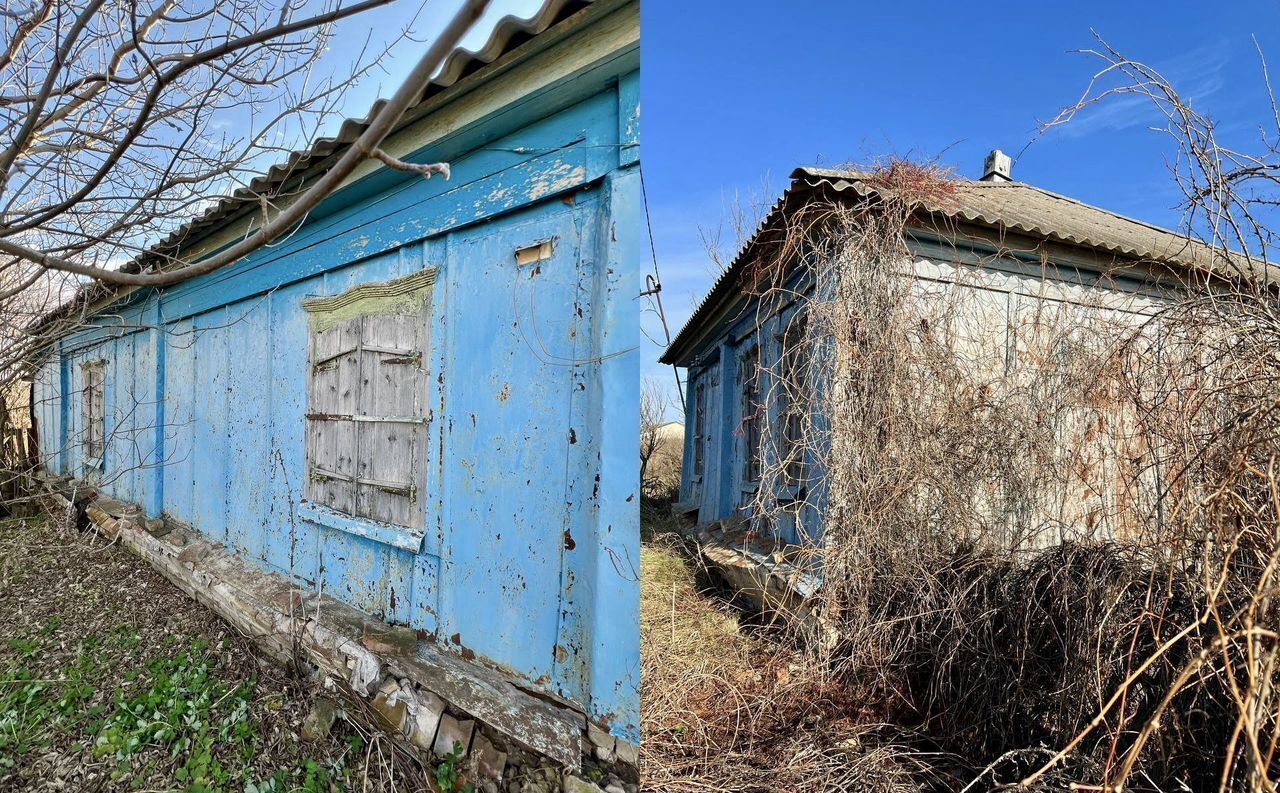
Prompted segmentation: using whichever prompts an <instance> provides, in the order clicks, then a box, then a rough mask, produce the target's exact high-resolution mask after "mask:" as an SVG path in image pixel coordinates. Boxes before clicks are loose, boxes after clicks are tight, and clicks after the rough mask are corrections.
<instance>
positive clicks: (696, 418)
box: [693, 383, 707, 479]
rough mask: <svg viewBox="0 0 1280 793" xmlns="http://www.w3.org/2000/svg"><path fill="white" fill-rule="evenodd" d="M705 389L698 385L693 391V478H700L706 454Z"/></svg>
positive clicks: (703, 386) (701, 384)
mask: <svg viewBox="0 0 1280 793" xmlns="http://www.w3.org/2000/svg"><path fill="white" fill-rule="evenodd" d="M706 434H707V387H706V385H705V384H704V383H698V385H697V386H696V387H695V388H694V389H693V476H694V478H696V479H701V478H702V468H703V466H704V465H705V460H706V454H707V451H706V449H707V438H706Z"/></svg>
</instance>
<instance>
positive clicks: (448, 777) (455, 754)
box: [436, 741, 473, 793]
mask: <svg viewBox="0 0 1280 793" xmlns="http://www.w3.org/2000/svg"><path fill="white" fill-rule="evenodd" d="M461 760H462V744H461V743H459V742H458V741H454V742H453V751H452V752H450V753H449V754H447V755H445V756H444V757H442V758H440V765H438V766H436V783H437V784H438V785H440V789H441V790H443V791H445V793H473V788H472V786H471V785H469V784H464V783H463V782H462V777H461V774H460V773H459V772H458V763H459V762H460V761H461Z"/></svg>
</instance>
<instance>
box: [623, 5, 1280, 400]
mask: <svg viewBox="0 0 1280 793" xmlns="http://www.w3.org/2000/svg"><path fill="white" fill-rule="evenodd" d="M641 13H642V32H641V41H642V97H643V98H642V101H643V108H644V131H643V135H644V138H643V146H644V165H643V167H644V175H645V185H646V188H647V192H648V198H649V204H650V209H651V220H652V223H653V228H654V246H655V248H656V251H657V257H658V262H659V266H660V267H661V274H662V277H663V283H664V292H663V295H664V298H665V304H666V309H667V313H668V319H669V320H670V321H671V323H672V329H671V330H672V333H673V334H674V333H675V332H676V331H677V330H678V329H679V327H680V326H681V325H682V324H683V322H684V320H685V319H686V318H687V317H688V315H689V313H690V310H691V307H692V303H693V301H694V300H695V299H697V298H700V297H701V295H702V294H703V293H704V292H705V291H706V289H707V288H708V286H709V285H710V282H711V280H712V278H713V275H712V269H711V266H710V263H709V260H708V257H707V255H706V253H705V248H704V246H703V243H702V242H701V240H700V237H699V229H700V228H704V229H714V228H715V227H717V225H719V224H720V222H721V220H722V219H723V218H724V216H725V213H726V210H727V208H728V207H729V206H731V205H732V203H733V202H734V200H735V196H743V197H744V198H761V197H764V198H765V199H766V200H767V201H768V202H772V200H773V199H774V198H775V197H776V196H777V194H778V193H780V192H781V190H782V189H783V187H785V184H786V177H787V175H788V174H789V173H790V171H791V169H792V168H794V167H796V166H797V165H802V164H827V165H836V164H842V163H846V162H850V161H863V162H865V161H867V160H869V159H872V158H875V157H878V156H882V155H886V154H898V155H911V156H913V157H919V158H923V159H933V158H935V157H936V158H938V159H939V160H940V161H941V162H942V163H943V164H945V165H949V166H952V167H954V168H955V170H956V172H957V173H958V174H959V175H962V176H967V177H974V178H976V177H978V176H981V172H980V169H981V167H982V160H983V157H984V156H985V155H986V153H987V152H988V151H989V150H990V149H993V148H1000V149H1003V150H1004V151H1005V152H1006V153H1008V154H1010V155H1011V156H1013V157H1015V162H1014V166H1013V175H1014V178H1015V179H1017V180H1019V181H1025V182H1029V183H1031V184H1035V185H1038V186H1041V187H1044V188H1046V189H1049V190H1053V191H1055V192H1058V193H1064V194H1066V195H1069V196H1072V197H1075V198H1079V199H1081V200H1084V201H1086V202H1088V203H1091V204H1095V205H1098V206H1101V207H1104V208H1107V209H1110V210H1113V211H1116V212H1119V213H1121V214H1125V215H1129V216H1131V217H1136V218H1139V219H1142V220H1147V221H1150V222H1153V223H1157V224H1160V225H1166V226H1168V225H1176V224H1177V223H1178V222H1179V217H1180V216H1179V213H1178V211H1177V210H1176V204H1177V202H1178V198H1179V195H1178V193H1177V191H1176V188H1175V187H1174V185H1173V184H1172V182H1171V180H1170V177H1169V173H1168V170H1167V161H1166V158H1167V157H1168V156H1169V155H1170V154H1171V150H1170V148H1169V146H1168V145H1167V143H1166V142H1165V139H1163V138H1162V136H1161V135H1160V134H1158V133H1156V132H1152V131H1150V129H1149V125H1151V124H1152V123H1153V122H1154V120H1155V119H1154V117H1153V116H1152V114H1151V113H1150V111H1149V110H1148V106H1147V105H1145V104H1143V103H1142V102H1140V101H1136V100H1129V99H1120V100H1119V101H1113V102H1111V103H1108V104H1105V105H1102V106H1099V107H1097V108H1094V109H1093V110H1091V111H1089V112H1087V113H1086V114H1084V115H1083V116H1081V117H1079V118H1078V119H1077V120H1076V121H1075V122H1073V123H1072V124H1071V125H1070V126H1067V127H1065V128H1061V129H1060V130H1057V131H1051V132H1049V133H1048V134H1046V135H1044V136H1043V137H1040V138H1039V139H1036V138H1037V135H1036V132H1037V127H1038V124H1039V123H1040V122H1043V121H1046V120H1048V119H1050V118H1052V117H1053V116H1054V115H1055V114H1056V113H1057V111H1058V110H1059V109H1061V108H1062V107H1064V106H1066V105H1069V104H1071V103H1072V102H1074V101H1075V100H1076V99H1077V98H1078V97H1079V96H1080V94H1081V93H1082V92H1083V91H1084V89H1085V87H1086V85H1087V84H1088V82H1089V79H1090V77H1091V76H1092V75H1093V74H1094V73H1095V72H1096V71H1097V70H1098V69H1099V68H1100V66H1101V62H1100V61H1098V60H1096V59H1094V58H1090V57H1089V56H1085V55H1079V54H1073V53H1072V52H1071V51H1072V50H1079V49H1085V48H1089V47H1093V46H1096V41H1095V40H1094V38H1093V35H1092V33H1091V30H1096V31H1097V32H1098V34H1100V35H1101V36H1103V37H1104V38H1105V39H1107V41H1108V42H1109V43H1111V44H1112V45H1113V46H1115V47H1116V48H1117V49H1119V50H1120V51H1121V52H1123V53H1124V54H1126V55H1127V56H1128V57H1130V58H1134V59H1136V60H1141V61H1143V62H1145V63H1147V64H1149V65H1151V66H1154V67H1155V68H1157V69H1158V70H1160V71H1161V72H1162V73H1164V74H1165V76H1166V77H1168V78H1169V79H1170V80H1171V81H1172V82H1173V83H1174V85H1175V86H1177V87H1178V88H1179V90H1180V91H1181V92H1182V93H1183V94H1184V95H1185V96H1189V97H1191V99H1192V103H1193V106H1194V107H1196V108H1197V109H1199V110H1202V111H1203V110H1207V111H1209V113H1210V115H1212V116H1213V117H1214V118H1215V119H1217V120H1218V122H1219V123H1220V125H1221V126H1220V132H1221V133H1222V134H1225V135H1229V136H1234V137H1236V138H1237V139H1245V140H1248V139H1249V136H1252V139H1254V140H1256V134H1257V128H1258V125H1259V124H1261V123H1264V122H1265V121H1266V119H1267V117H1268V115H1269V109H1268V107H1267V104H1266V102H1267V100H1266V95H1265V93H1264V84H1263V80H1262V73H1261V69H1260V66H1259V59H1258V54H1257V51H1256V49H1255V46H1254V42H1253V38H1252V36H1254V35H1256V36H1257V39H1258V42H1259V44H1260V45H1261V47H1262V49H1263V52H1264V53H1265V54H1266V55H1267V56H1268V61H1269V62H1270V63H1271V64H1272V65H1273V67H1274V68H1277V69H1280V33H1277V32H1274V31H1275V30H1276V22H1277V21H1280V12H1278V11H1277V8H1276V7H1275V5H1274V4H1271V3H1260V2H1231V3H1222V4H1210V3H1203V2H1199V3H1189V2H1160V3H1155V2H1150V3H1117V2H1070V3H1026V2H1018V3H1014V2H983V3H973V4H970V3H940V2H917V3H910V4H908V3H887V2H874V3H863V2H847V1H846V0H839V1H836V0H823V1H816V0H809V1H808V2H786V3H781V2H776V0H770V1H768V2H765V1H762V0H740V1H739V2H734V3H719V2H679V1H678V0H643V5H642V12H641ZM1033 141H1034V142H1033ZM1028 144H1030V145H1028ZM762 188H763V189H764V192H762ZM766 193H767V195H766ZM726 235H727V236H729V237H731V235H732V233H731V232H730V231H729V230H727V229H726ZM646 329H647V331H648V332H649V333H651V334H653V333H654V332H655V326H654V323H653V318H652V317H647V319H646ZM660 351H661V349H660V347H657V346H655V345H653V344H651V343H648V342H646V347H645V352H644V360H645V374H646V376H651V377H659V378H662V379H663V381H664V382H665V381H666V380H669V379H670V374H669V372H664V371H663V370H662V368H661V367H659V366H658V365H657V364H656V362H655V359H656V358H657V356H658V354H659V353H660Z"/></svg>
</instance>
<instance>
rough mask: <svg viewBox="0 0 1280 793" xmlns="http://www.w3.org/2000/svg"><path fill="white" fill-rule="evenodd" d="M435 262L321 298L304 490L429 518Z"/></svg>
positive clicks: (387, 513)
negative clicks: (425, 499) (425, 496)
mask: <svg viewBox="0 0 1280 793" xmlns="http://www.w3.org/2000/svg"><path fill="white" fill-rule="evenodd" d="M434 284H435V270H434V269H433V270H428V271H425V272H422V273H417V274H415V275H411V276H409V277H407V278H401V279H399V280H396V281H392V282H389V283H384V284H369V285H365V286H360V287H357V288H355V289H352V290H351V291H349V292H346V293H344V294H341V295H338V296H337V297H331V298H313V299H309V300H307V301H305V302H304V303H303V307H304V308H306V310H307V311H308V312H310V314H311V344H310V356H309V357H310V375H309V382H308V389H307V441H306V442H307V483H306V497H307V499H308V500H310V501H312V502H313V503H316V504H320V505H323V506H325V507H328V508H330V509H333V510H336V511H338V512H342V513H345V514H347V515H351V516H354V517H360V518H367V519H370V520H375V521H379V522H382V523H390V524H393V525H396V526H405V527H409V528H420V527H421V526H422V525H423V520H424V517H423V509H422V489H423V486H424V484H425V476H426V455H427V423H428V420H429V419H428V407H427V385H428V376H427V365H428V362H429V361H430V360H431V356H430V348H431V338H430V336H431V324H430V322H431V320H430V314H431V294H432V289H433V286H434Z"/></svg>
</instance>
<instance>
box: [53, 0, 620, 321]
mask: <svg viewBox="0 0 1280 793" xmlns="http://www.w3.org/2000/svg"><path fill="white" fill-rule="evenodd" d="M608 4H609V0H545V2H544V3H543V4H542V7H541V8H540V9H539V10H538V13H537V14H535V15H534V16H533V17H532V18H531V19H521V18H519V17H515V16H511V15H508V16H505V17H502V18H501V19H499V20H498V21H497V23H495V24H494V26H493V30H492V31H491V32H490V34H489V38H488V39H487V40H486V41H485V44H484V46H482V47H480V49H478V50H469V49H466V48H464V47H458V48H457V49H455V50H454V51H453V52H452V53H450V54H449V56H448V57H447V58H445V60H444V63H442V64H441V66H440V69H439V70H437V72H436V76H435V77H433V78H432V79H431V80H430V81H429V82H428V83H427V84H426V85H425V86H423V89H422V93H421V95H419V97H418V99H417V100H416V101H415V102H414V103H413V104H412V105H411V106H410V107H409V108H408V110H406V111H405V114H404V117H403V119H402V120H401V123H400V124H399V126H398V127H397V128H396V130H392V133H391V134H395V132H396V131H398V130H399V129H403V128H404V127H405V126H407V125H409V124H411V123H413V122H415V121H417V120H418V119H420V118H421V117H422V116H423V114H424V112H425V110H424V109H423V106H424V105H425V104H426V103H427V102H428V100H431V99H434V98H435V97H437V96H438V95H440V94H442V93H444V92H446V91H448V90H449V89H451V88H452V87H453V86H455V85H456V84H457V83H458V82H459V81H461V80H462V79H463V78H465V77H467V76H468V75H470V74H473V73H474V72H476V71H477V70H479V69H481V68H483V67H485V66H488V65H489V64H491V63H493V62H495V61H497V60H499V59H500V58H502V57H503V56H505V55H508V54H509V53H511V52H514V51H515V50H516V49H518V48H519V47H520V46H521V45H522V44H524V43H525V42H527V41H529V40H530V39H532V38H535V37H537V36H540V35H542V34H543V33H545V32H547V30H549V29H550V28H551V27H553V26H554V25H557V24H558V23H560V22H562V21H564V20H566V19H568V18H569V17H571V16H573V15H574V14H577V13H579V12H581V11H583V10H584V9H586V8H587V7H589V6H592V5H596V6H606V5H608ZM385 104H386V100H383V99H379V100H378V101H377V102H374V104H373V105H372V106H371V107H370V108H369V112H368V113H366V114H365V115H364V117H362V118H358V119H347V120H346V121H344V122H343V123H342V125H341V126H340V127H339V128H338V132H337V134H336V135H334V136H333V137H326V138H319V139H317V140H316V141H315V142H313V143H312V144H311V146H310V147H309V148H307V149H305V150H302V151H296V152H293V153H292V154H290V155H289V156H288V157H287V158H286V159H285V161H284V162H282V163H280V164H279V165H276V166H273V167H272V168H271V169H270V170H268V171H267V172H266V173H265V174H263V175H262V176H259V177H258V178H256V179H254V180H253V181H251V182H250V183H249V185H248V186H247V187H243V188H240V189H239V190H237V191H235V192H234V193H232V194H231V195H229V196H226V197H224V198H222V199H220V200H218V201H217V202H216V203H215V204H213V205H212V206H210V207H209V208H208V209H207V210H205V211H204V212H203V213H202V214H200V215H199V216H197V217H195V218H192V219H191V220H190V221H188V222H187V223H185V224H184V225H182V226H181V227H180V228H178V229H176V230H174V231H173V233H171V234H169V235H168V236H167V237H165V238H164V239H163V240H161V241H160V242H158V243H156V244H154V245H152V246H151V247H150V248H149V249H148V250H147V251H146V252H144V253H142V254H139V255H138V256H137V257H135V258H134V259H133V260H132V261H130V262H127V263H126V264H124V265H123V266H122V267H121V268H120V269H121V271H123V272H127V273H137V272H141V271H142V268H143V267H145V266H149V265H152V264H156V263H158V262H160V263H162V262H163V261H165V260H166V254H169V253H171V252H172V251H174V250H175V249H176V248H178V247H179V246H181V245H187V244H192V243H194V242H196V241H198V240H199V239H200V238H201V237H203V236H205V235H206V234H208V233H210V232H212V231H214V230H216V229H217V228H218V227H219V226H220V225H222V224H225V223H227V222H230V221H231V220H232V219H234V218H235V217H236V216H238V215H240V214H242V213H244V212H249V211H255V210H256V208H257V207H258V206H259V203H258V196H259V195H261V194H263V193H267V192H269V191H271V190H274V189H275V188H278V187H280V186H282V185H284V184H285V183H286V182H288V181H290V180H291V179H296V178H298V177H300V176H302V175H303V174H305V173H306V172H307V171H308V170H309V169H311V168H313V167H316V166H318V165H320V164H322V163H323V162H324V161H325V160H326V159H327V158H329V157H332V156H334V155H335V154H338V153H339V152H341V151H342V149H344V148H345V147H346V146H348V145H350V144H351V143H352V142H353V141H355V139H356V138H358V137H360V135H361V133H363V132H364V130H365V129H366V128H367V127H368V125H369V121H370V120H371V119H372V118H374V117H375V116H376V115H377V114H378V111H380V110H381V109H382V108H383V106H384V105H385ZM118 289H119V287H116V286H114V285H110V284H105V283H102V282H98V281H94V282H90V283H87V284H85V285H84V286H82V287H80V289H79V290H77V292H76V295H75V296H74V297H73V298H72V299H71V300H69V301H67V302H66V303H64V304H63V305H62V306H61V307H59V308H57V309H54V310H53V311H51V312H49V313H48V314H46V315H44V316H43V317H40V318H39V319H37V320H35V321H34V322H33V323H32V327H31V330H32V332H34V331H35V330H36V329H37V328H39V327H41V326H43V325H45V324H46V323H48V322H51V321H54V320H56V319H57V318H59V317H62V316H66V315H69V314H72V313H74V312H75V311H76V310H77V307H79V306H84V305H86V304H89V303H92V302H93V301H95V300H97V299H99V298H104V297H107V296H109V295H111V294H113V293H114V292H116V291H117V290H118Z"/></svg>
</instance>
